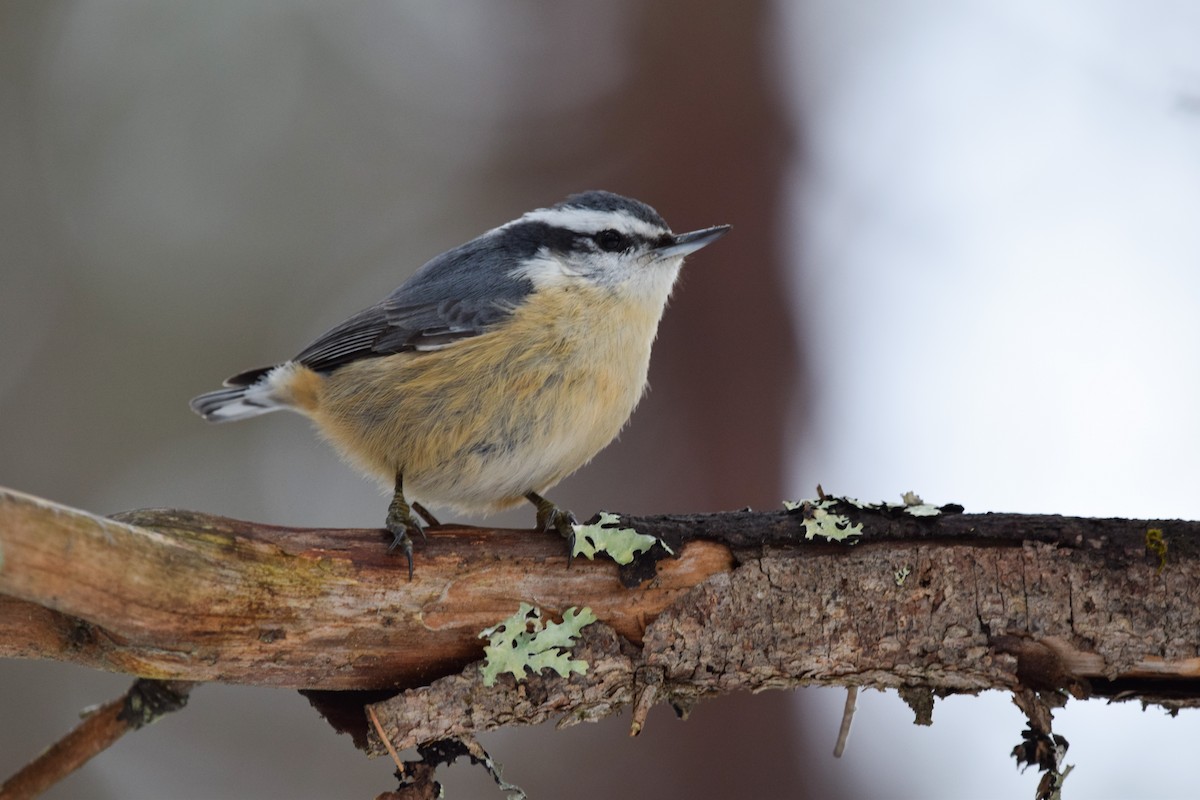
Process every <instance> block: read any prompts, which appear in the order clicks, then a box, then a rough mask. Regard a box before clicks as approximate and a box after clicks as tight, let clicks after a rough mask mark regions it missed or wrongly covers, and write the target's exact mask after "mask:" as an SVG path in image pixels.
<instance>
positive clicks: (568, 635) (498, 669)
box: [479, 603, 596, 686]
mask: <svg viewBox="0 0 1200 800" xmlns="http://www.w3.org/2000/svg"><path fill="white" fill-rule="evenodd" d="M595 621H596V615H595V614H593V613H592V610H591V609H590V608H583V609H576V608H574V607H572V608H568V609H567V610H566V611H564V612H563V621H562V622H549V623H547V622H545V621H543V620H542V610H541V609H540V608H536V607H534V606H531V605H529V604H528V603H521V607H520V608H519V609H518V610H517V613H516V614H513V615H512V616H511V617H509V618H508V619H506V620H504V621H503V622H501V623H500V624H499V625H494V626H492V627H491V628H487V629H486V630H483V631H480V633H479V638H481V639H488V642H489V643H488V645H487V646H486V647H485V648H483V655H484V663H483V665H482V666H481V667H480V671H482V672H483V685H484V686H492V685H494V684H495V683H496V678H497V677H498V676H499V675H501V674H502V673H505V672H508V673H511V674H512V676H513V677H514V678H516V679H517V680H521V679H523V678H524V677H525V671H526V670H527V669H528V670H531V671H532V672H533V674H535V675H536V674H538V673H540V672H541V671H542V670H544V669H552V670H554V671H555V672H557V673H558V674H559V676H560V677H563V678H565V677H567V676H568V675H570V674H571V673H572V672H578V673H580V674H584V673H586V672H587V669H588V664H587V662H586V661H584V660H582V659H572V658H571V653H570V651H571V647H572V646H573V645H574V643H575V639H577V638H578V637H579V632H580V631H581V630H582V629H583V627H584V626H585V625H589V624H591V623H593V622H595Z"/></svg>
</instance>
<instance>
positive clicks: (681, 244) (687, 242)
mask: <svg viewBox="0 0 1200 800" xmlns="http://www.w3.org/2000/svg"><path fill="white" fill-rule="evenodd" d="M729 228H730V226H729V225H714V226H713V227H711V228H705V229H704V230H699V231H692V232H691V233H677V234H675V235H674V236H672V237H671V241H670V243H668V244H664V245H662V246H660V247H656V248H655V249H654V255H656V256H657V257H658V258H671V257H672V256H686V255H687V254H688V253H694V252H696V251H697V250H699V249H700V248H701V247H704V246H705V245H707V244H712V243H713V242H715V241H716V240H717V239H720V238H721V237H722V236H724V235H725V234H726V233H728V232H729Z"/></svg>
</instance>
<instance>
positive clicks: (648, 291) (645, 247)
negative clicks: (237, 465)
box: [190, 190, 730, 580]
mask: <svg viewBox="0 0 1200 800" xmlns="http://www.w3.org/2000/svg"><path fill="white" fill-rule="evenodd" d="M729 229H730V226H729V225H716V226H713V227H708V228H703V229H700V230H695V231H692V232H690V233H682V234H676V233H672V232H671V229H670V228H669V227H668V226H667V223H666V222H665V221H664V220H663V218H662V217H661V216H660V215H659V214H658V212H657V211H655V210H654V209H653V208H652V207H651V206H649V205H647V204H646V203H643V202H641V201H639V200H635V199H632V198H629V197H624V196H622V195H619V194H615V193H613V192H608V191H600V190H591V191H585V192H580V193H578V194H572V195H570V196H568V197H567V198H566V199H565V200H562V201H561V202H558V203H556V204H554V205H550V206H547V207H544V208H537V209H534V210H532V211H529V212H527V213H525V214H522V215H521V216H520V217H518V218H517V219H514V220H512V221H511V222H508V223H505V224H503V225H500V226H499V227H496V228H493V229H492V230H489V231H487V232H486V233H483V234H482V235H480V236H478V237H476V238H474V239H471V240H470V241H468V242H466V243H465V244H461V245H459V246H458V247H455V248H453V249H451V250H447V251H446V252H444V253H442V254H441V255H438V256H435V257H434V258H432V259H431V260H429V261H428V262H426V263H425V264H424V265H423V266H422V267H420V268H419V269H418V270H417V271H416V272H415V273H414V274H413V275H412V276H411V277H410V278H409V279H408V280H407V281H405V282H404V283H403V284H401V285H400V286H399V287H398V288H397V289H395V290H394V291H393V292H392V293H391V294H389V295H388V296H387V297H386V298H384V299H383V300H382V301H380V302H378V303H376V304H375V305H372V306H370V307H368V308H366V309H364V310H362V311H359V312H358V313H357V314H354V315H353V316H351V317H350V318H348V319H347V320H345V321H344V322H342V323H341V324H339V325H336V326H335V327H333V328H332V329H330V330H329V331H328V332H326V333H325V334H323V335H322V336H320V337H318V338H317V339H316V340H315V341H314V342H312V343H311V344H310V345H308V346H307V347H305V348H304V349H303V350H301V351H300V352H299V354H297V355H296V356H295V357H294V358H292V359H291V360H289V361H285V362H283V363H280V364H276V365H274V366H269V367H261V368H258V369H252V370H247V371H245V372H241V373H238V374H237V375H234V376H233V377H231V378H229V379H228V380H226V381H225V383H224V388H222V389H218V390H216V391H212V392H208V393H205V394H201V395H199V396H198V397H196V398H194V399H193V400H192V401H191V404H190V405H191V408H192V410H193V411H195V412H196V413H197V414H199V415H200V416H201V417H203V418H204V419H205V420H207V421H209V422H231V421H235V420H242V419H247V418H250V417H255V416H258V415H260V414H266V413H269V412H273V411H280V410H289V411H296V412H299V413H300V414H302V415H304V416H306V417H308V418H309V419H310V420H311V421H312V422H313V423H314V425H315V427H316V429H317V431H318V433H319V434H320V435H321V436H322V437H323V438H324V439H326V440H327V441H328V442H329V443H331V444H332V446H333V447H334V449H335V450H337V451H338V452H339V453H340V454H341V455H342V456H343V458H345V459H346V460H347V461H349V462H350V463H351V464H352V465H355V466H357V467H358V468H359V469H361V470H362V471H363V472H365V473H367V474H369V475H372V476H374V477H376V478H377V479H379V480H380V481H381V482H382V483H383V484H384V486H385V487H387V488H390V489H391V491H392V499H391V502H390V504H389V506H388V511H387V516H386V518H385V527H386V528H387V530H388V531H389V532H390V533H391V535H392V544H391V548H392V549H396V548H398V549H400V550H402V551H403V553H404V555H405V557H406V558H407V562H408V576H409V580H411V579H412V575H413V545H412V534H414V533H420V534H421V535H422V536H424V527H423V525H422V524H421V522H420V521H419V520H418V519H417V516H416V514H415V513H414V511H415V512H416V513H419V514H421V515H422V516H424V517H425V518H426V519H427V521H430V522H431V524H434V523H436V520H435V519H434V518H433V516H432V515H431V514H430V513H429V512H428V511H426V510H425V508H424V505H423V504H430V505H434V506H438V507H448V508H451V509H454V510H457V511H460V512H465V513H490V512H494V511H499V510H502V509H506V508H510V507H512V506H514V505H517V504H519V503H520V502H521V501H522V500H528V501H529V502H531V503H532V504H533V505H534V506H535V508H536V525H537V528H538V529H539V530H543V531H556V532H558V533H559V534H560V535H562V536H563V537H565V538H566V539H567V540H568V542H569V543H572V544H573V542H574V535H575V534H574V527H573V526H574V525H575V524H576V519H575V517H574V515H573V514H572V513H571V512H570V511H567V510H564V509H561V508H559V507H558V506H557V505H556V504H554V503H553V502H552V501H550V500H548V499H546V498H545V496H544V493H545V492H546V491H547V490H549V489H550V488H552V487H553V486H554V485H555V484H557V483H558V482H559V481H561V480H562V479H563V478H565V477H566V476H568V475H570V474H571V473H573V472H575V471H576V470H577V469H579V468H580V467H582V466H583V465H584V464H586V463H587V462H588V461H590V460H591V459H592V458H593V457H594V456H595V455H596V454H597V453H598V452H600V450H602V449H603V448H604V447H606V446H607V445H608V444H609V443H610V442H611V441H613V439H615V438H616V436H617V434H618V433H620V431H621V430H622V428H624V426H625V424H626V423H627V422H628V421H629V419H630V416H631V415H632V413H633V411H634V408H635V407H636V406H637V404H638V402H639V400H640V399H641V397H642V395H643V394H644V392H645V389H646V386H647V374H648V370H649V364H650V351H651V345H652V344H653V342H654V339H655V337H656V335H657V331H658V325H659V321H660V319H661V318H662V316H663V312H664V309H665V308H666V305H667V301H668V299H669V297H670V295H671V291H672V289H673V287H674V286H675V283H676V280H677V278H678V276H679V273H680V268H681V266H682V264H683V260H684V257H685V256H687V255H689V254H691V253H694V252H696V251H697V250H699V249H701V248H702V247H705V246H706V245H708V244H711V243H712V242H714V241H716V240H717V239H718V238H720V237H721V236H723V235H724V234H725V233H727V232H728V231H729ZM410 498H411V500H410ZM568 563H569V561H568Z"/></svg>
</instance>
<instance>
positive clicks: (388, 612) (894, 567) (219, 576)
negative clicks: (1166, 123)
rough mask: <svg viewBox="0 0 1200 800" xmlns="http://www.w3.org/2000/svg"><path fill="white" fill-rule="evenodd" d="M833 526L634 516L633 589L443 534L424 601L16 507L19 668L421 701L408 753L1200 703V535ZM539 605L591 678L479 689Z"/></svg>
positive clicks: (367, 543) (188, 528)
mask: <svg viewBox="0 0 1200 800" xmlns="http://www.w3.org/2000/svg"><path fill="white" fill-rule="evenodd" d="M836 510H837V511H839V512H843V513H845V514H847V515H848V516H849V517H851V518H852V519H854V520H855V521H856V522H859V523H861V524H862V525H863V536H862V537H861V538H860V539H858V540H857V543H856V544H852V545H851V544H844V543H819V542H816V541H809V540H807V539H805V536H804V532H805V528H804V524H803V523H804V520H805V518H806V517H808V516H811V512H812V509H811V507H807V508H803V509H801V510H799V511H797V512H795V513H785V512H760V513H755V512H736V513H730V514H712V515H699V516H687V517H680V516H672V517H645V518H625V523H626V524H632V525H633V526H634V527H636V528H638V529H639V530H640V531H642V532H645V533H654V534H656V535H659V536H661V537H663V538H664V539H666V540H667V541H668V542H669V543H671V544H672V546H673V547H674V549H675V551H676V553H677V554H678V556H677V557H676V558H665V559H662V560H659V561H657V563H655V562H654V561H653V559H647V560H646V561H645V563H643V564H640V565H639V564H634V565H631V566H630V567H628V568H624V569H623V570H618V568H617V567H615V566H614V565H612V564H610V563H609V564H605V563H600V562H596V563H591V562H582V563H581V562H579V561H577V562H576V565H575V567H574V568H572V569H570V570H568V569H566V560H565V554H564V550H563V545H562V542H561V541H560V540H558V539H557V538H556V537H553V536H548V535H547V536H543V535H538V534H533V533H530V532H529V531H483V530H476V529H463V528H446V529H442V530H436V531H432V532H431V533H430V537H429V541H428V542H425V543H420V542H418V545H417V572H416V575H417V577H416V579H415V580H414V581H413V582H411V583H409V582H408V581H406V580H405V579H404V575H403V569H402V565H401V564H400V563H399V562H398V561H397V560H396V559H394V558H389V557H388V556H387V555H386V554H385V547H384V546H383V543H384V537H383V534H382V533H381V532H379V531H323V530H288V529H282V528H272V527H268V526H259V525H252V524H250V523H240V522H235V521H231V520H224V519H220V518H213V517H205V516H202V515H196V514H189V513H186V512H135V513H133V514H127V515H123V516H122V519H123V521H122V522H116V521H110V520H103V519H98V518H96V517H93V516H91V515H88V514H84V513H82V512H77V511H72V510H70V509H66V508H63V507H61V506H54V505H52V504H49V503H46V502H44V501H40V500H36V499H34V498H30V497H27V496H24V495H19V494H17V493H13V492H0V594H3V595H7V599H4V600H3V601H0V655H5V656H18V657H27V658H29V657H36V658H59V659H66V660H71V661H75V662H77V663H83V664H89V665H92V666H97V667H101V668H106V669H116V670H122V671H127V672H131V673H135V674H138V675H142V676H147V677H156V678H171V679H179V680H225V681H237V682H244V683H258V684H269V685H276V686H295V687H302V688H307V689H348V688H354V689H388V688H391V689H407V691H405V692H403V693H402V694H400V695H399V696H397V697H396V698H394V699H392V700H389V701H385V702H384V703H382V704H379V705H376V706H374V709H375V710H376V712H377V715H378V718H379V719H380V721H381V723H382V725H383V728H384V731H385V733H386V735H387V736H388V738H389V739H391V740H392V742H393V744H395V745H396V746H397V747H403V746H405V745H407V744H410V743H416V742H421V741H428V740H430V739H437V738H444V737H449V736H455V735H459V734H470V733H471V732H474V731H479V730H485V729H488V728H493V727H497V726H501V725H506V724H515V723H532V722H537V721H539V720H541V719H545V718H549V717H553V716H556V715H565V717H564V718H565V720H566V721H567V722H574V721H579V720H582V719H591V718H596V717H599V716H603V715H605V714H608V713H612V712H613V711H616V710H618V709H620V708H623V707H625V706H627V705H630V704H633V706H634V711H635V713H634V717H635V723H636V722H638V720H640V719H644V716H645V712H646V710H648V708H649V707H650V705H652V704H653V703H654V702H656V701H670V702H672V703H674V704H675V705H676V706H677V707H680V708H686V707H687V706H688V705H689V704H690V703H692V702H694V701H695V700H696V699H698V698H701V697H704V696H705V695H710V694H714V693H722V692H729V691H735V690H751V691H758V690H762V689H767V688H775V687H785V686H795V685H799V684H806V683H819V684H837V685H865V686H874V687H908V688H909V689H910V691H908V692H907V696H908V697H910V698H916V699H919V696H920V693H921V692H933V693H948V692H973V691H978V690H982V689H986V688H1008V689H1019V690H1021V691H1027V690H1034V691H1037V692H1041V693H1043V694H1051V693H1053V692H1056V691H1066V692H1070V693H1073V694H1076V695H1080V696H1084V695H1098V696H1104V697H1120V698H1127V697H1136V698H1139V699H1145V700H1150V701H1156V702H1163V703H1164V704H1166V705H1168V706H1178V705H1190V704H1195V703H1196V702H1197V701H1198V698H1200V680H1197V679H1198V677H1200V602H1198V601H1200V548H1198V547H1197V541H1198V539H1197V537H1196V534H1197V532H1198V527H1200V526H1197V525H1196V524H1195V523H1185V522H1179V521H1136V520H1090V519H1076V518H1064V517H1055V516H1039V517H1029V516H1019V515H1007V514H981V515H968V514H962V513H958V512H959V510H958V509H956V508H953V507H945V508H944V509H943V512H944V513H942V514H940V515H937V516H930V517H913V516H911V515H909V514H908V513H906V512H905V511H904V510H902V509H896V508H891V509H876V510H863V509H857V508H855V507H853V506H851V505H850V504H848V503H841V504H840V505H839V506H838V508H837V509H836ZM656 550H657V549H656ZM643 574H646V575H652V576H653V577H651V578H650V579H649V580H646V581H644V582H642V583H640V584H638V583H636V579H637V576H638V575H643ZM622 581H624V583H623V582H622ZM628 583H635V584H636V585H635V587H634V588H627V587H626V585H625V584H628ZM520 601H527V602H530V603H534V604H537V605H539V606H541V607H542V608H543V609H545V610H547V611H548V612H550V613H551V614H552V615H553V614H555V613H560V612H561V611H562V610H564V609H565V608H567V607H569V606H573V605H588V606H591V607H592V609H593V610H594V611H595V612H596V614H597V616H598V617H599V618H600V620H601V622H599V623H596V624H595V625H593V626H590V627H589V628H586V629H585V633H586V635H585V637H584V639H583V643H582V644H581V646H580V648H579V651H578V653H577V654H576V657H581V658H585V659H587V660H588V661H589V663H590V664H591V669H590V670H589V672H588V673H587V675H583V676H580V675H573V676H572V677H571V678H570V679H561V678H558V677H557V676H553V675H550V676H532V677H530V678H529V679H528V680H526V681H525V682H523V683H521V684H520V685H518V684H517V683H516V682H515V681H513V680H512V679H511V676H507V677H505V676H502V677H501V680H500V684H499V688H495V687H494V688H491V689H485V688H483V687H482V685H481V680H480V677H479V672H478V669H477V668H476V667H474V666H470V667H468V668H467V669H465V670H464V669H463V667H465V666H467V665H468V664H469V663H470V662H472V661H474V660H477V659H478V658H479V656H480V654H481V652H482V646H483V643H482V642H481V641H480V640H479V639H478V638H477V632H478V631H479V630H480V629H482V628H484V627H486V626H488V625H491V624H494V623H496V622H498V621H499V620H501V619H503V618H504V617H506V616H508V615H509V614H511V613H512V612H513V611H515V610H516V607H517V605H518V604H519V602H520ZM460 670H461V674H454V673H457V672H459V671H460ZM436 678H441V680H434V679H436ZM360 705H361V703H360ZM358 716H359V717H361V713H359V714H358Z"/></svg>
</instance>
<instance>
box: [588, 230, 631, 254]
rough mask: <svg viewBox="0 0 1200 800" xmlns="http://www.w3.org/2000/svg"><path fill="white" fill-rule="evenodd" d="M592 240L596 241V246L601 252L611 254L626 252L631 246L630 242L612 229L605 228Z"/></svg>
mask: <svg viewBox="0 0 1200 800" xmlns="http://www.w3.org/2000/svg"><path fill="white" fill-rule="evenodd" d="M592 238H593V239H595V241H596V245H597V246H598V247H599V248H600V249H601V250H604V251H607V252H609V253H615V252H617V251H618V250H624V249H625V248H626V247H628V246H629V240H628V239H627V238H625V237H624V236H622V235H621V234H619V233H617V232H616V231H614V230H613V229H612V228H605V229H604V230H602V231H600V232H599V233H597V234H596V235H595V236H593V237H592Z"/></svg>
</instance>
